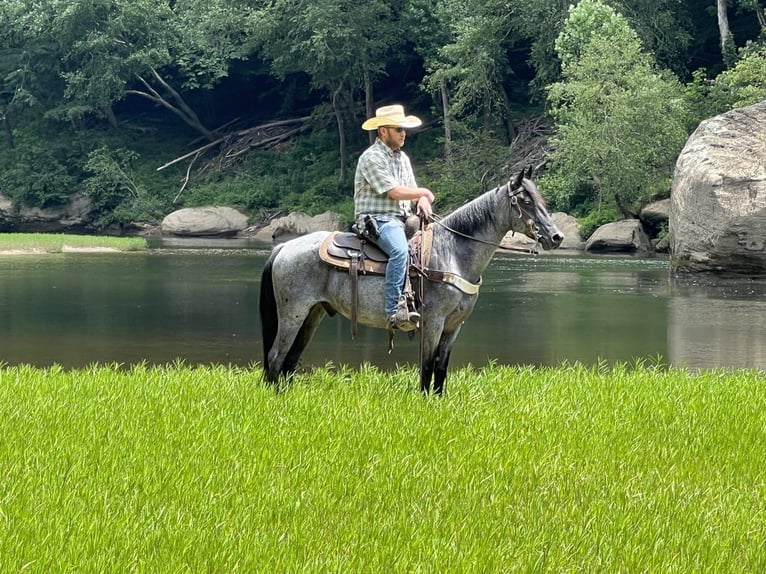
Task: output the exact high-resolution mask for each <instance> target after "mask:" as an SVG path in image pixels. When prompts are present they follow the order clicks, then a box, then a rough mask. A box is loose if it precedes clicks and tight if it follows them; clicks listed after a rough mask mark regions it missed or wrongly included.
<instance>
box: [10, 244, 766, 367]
mask: <svg viewBox="0 0 766 574" xmlns="http://www.w3.org/2000/svg"><path fill="white" fill-rule="evenodd" d="M267 255H268V248H266V247H264V246H260V247H259V246H258V245H257V244H253V243H250V242H247V241H235V240H221V241H218V242H211V241H210V240H206V241H189V240H185V241H180V240H175V241H171V240H165V241H164V242H162V244H160V245H158V247H157V248H153V249H151V250H150V251H149V252H147V253H134V254H61V255H45V256H36V255H24V256H2V255H0V362H4V363H6V364H20V363H29V364H33V365H37V366H49V365H52V364H59V365H62V366H64V367H83V366H87V365H90V364H94V363H104V362H110V363H111V362H115V363H121V364H125V365H129V364H134V363H141V362H145V363H147V364H163V363H169V362H173V361H183V362H185V363H187V364H212V363H216V364H220V363H222V364H237V365H250V364H252V363H255V362H256V361H260V360H261V339H260V328H259V324H258V311H257V302H258V291H259V282H260V271H261V268H262V266H263V262H264V261H265V258H266V256H267ZM765 311H766V281H762V280H761V281H759V280H753V279H742V278H740V279H727V280H721V279H719V280H711V279H704V278H700V277H694V278H690V279H685V280H674V279H671V278H670V277H669V273H668V262H667V260H665V259H634V258H618V257H604V256H599V257H588V256H584V255H549V254H546V255H541V256H538V257H527V256H520V255H504V254H498V255H496V256H495V258H494V259H493V261H492V263H491V264H490V267H489V268H488V269H487V272H486V273H485V276H484V284H483V286H482V291H481V294H480V297H479V302H478V304H477V306H476V309H475V311H474V313H473V315H472V316H471V317H470V318H469V319H468V321H467V322H466V324H465V325H464V327H463V330H462V332H461V334H460V336H459V337H458V340H457V343H456V344H455V347H454V350H453V353H452V361H451V365H452V366H453V367H454V366H461V365H467V364H472V365H476V366H481V365H485V364H487V363H488V362H490V361H495V362H498V363H502V364H535V365H557V364H560V363H561V362H563V361H569V362H574V361H580V362H584V363H587V364H593V363H596V362H599V361H606V362H607V363H614V362H633V361H635V360H648V361H655V360H658V358H661V359H662V361H664V362H666V363H670V364H674V365H678V366H686V367H689V368H712V367H758V368H766V329H764V327H763V320H762V317H763V316H764V312H765ZM350 331H351V326H350V323H349V322H348V321H347V320H345V319H341V318H332V319H327V320H325V322H324V323H323V325H322V327H321V328H320V330H319V332H318V333H317V336H316V337H315V339H314V340H313V341H312V343H311V345H310V346H309V348H308V350H307V352H306V354H305V355H304V360H303V365H306V366H312V365H313V366H321V365H324V364H327V363H330V362H331V363H333V364H349V365H353V366H357V365H360V364H362V363H365V362H369V363H372V364H375V365H377V366H379V367H381V368H383V369H394V368H396V367H397V366H398V365H402V364H411V363H417V362H418V355H419V346H418V339H417V338H415V339H413V340H409V339H408V338H407V336H406V335H401V334H400V335H397V337H396V339H395V349H394V352H393V353H392V354H390V355H389V354H388V352H387V349H386V346H387V335H386V333H385V331H382V330H376V329H367V328H364V327H360V332H359V334H358V336H357V339H356V340H354V341H352V340H351V335H350Z"/></svg>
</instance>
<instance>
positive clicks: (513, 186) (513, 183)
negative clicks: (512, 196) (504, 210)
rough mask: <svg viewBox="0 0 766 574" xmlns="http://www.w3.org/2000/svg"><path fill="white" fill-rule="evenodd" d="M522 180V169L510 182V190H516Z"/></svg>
mask: <svg viewBox="0 0 766 574" xmlns="http://www.w3.org/2000/svg"><path fill="white" fill-rule="evenodd" d="M522 179H524V168H522V169H521V171H520V172H519V173H518V174H517V175H516V177H514V178H513V179H512V180H511V189H512V190H513V189H518V188H519V186H520V185H521V180H522Z"/></svg>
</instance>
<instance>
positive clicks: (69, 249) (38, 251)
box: [0, 245, 130, 255]
mask: <svg viewBox="0 0 766 574" xmlns="http://www.w3.org/2000/svg"><path fill="white" fill-rule="evenodd" d="M57 253H130V251H127V250H124V249H117V248H116V247H74V246H71V245H64V246H62V247H61V249H60V250H57V251H50V250H47V249H42V248H41V247H28V248H21V249H0V255H55V254H57Z"/></svg>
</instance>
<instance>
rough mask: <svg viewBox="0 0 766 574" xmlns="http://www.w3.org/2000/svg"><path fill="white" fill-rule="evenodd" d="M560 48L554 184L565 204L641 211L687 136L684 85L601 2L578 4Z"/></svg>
mask: <svg viewBox="0 0 766 574" xmlns="http://www.w3.org/2000/svg"><path fill="white" fill-rule="evenodd" d="M556 51H557V53H558V55H559V58H560V60H561V66H562V80H561V81H560V82H557V83H554V84H552V85H550V86H549V98H548V99H549V103H550V111H551V114H552V115H553V117H554V119H555V120H556V133H555V136H554V137H553V138H552V141H551V145H552V154H551V158H550V159H551V172H550V173H549V174H547V177H546V181H547V184H548V189H549V190H552V191H555V192H556V194H557V205H558V206H559V207H561V208H569V209H571V208H574V207H577V206H576V205H575V204H576V203H578V204H579V207H580V208H581V209H580V211H587V210H593V209H596V210H598V209H610V208H617V209H618V210H619V211H620V212H621V213H622V214H623V216H626V217H628V216H631V215H634V214H635V213H636V212H637V210H638V208H639V207H640V206H641V205H642V204H643V203H645V202H646V201H648V200H649V199H650V197H651V195H652V194H653V193H654V192H656V191H658V190H659V189H662V188H664V186H665V185H667V183H668V180H669V177H670V175H671V169H672V165H673V162H674V159H675V157H676V156H677V154H678V152H679V150H680V149H681V146H682V145H683V143H684V142H685V140H686V137H687V131H686V129H685V123H684V120H685V118H686V115H685V114H686V112H685V108H684V105H683V100H682V97H681V87H680V85H679V83H678V82H677V80H675V78H673V77H671V76H670V75H669V74H668V73H663V72H659V71H657V70H655V69H654V67H653V65H652V61H651V57H650V56H649V55H648V54H647V53H645V52H643V51H642V46H641V42H640V41H639V39H638V37H637V35H636V34H635V32H634V31H633V30H632V29H631V28H630V26H629V25H628V23H627V21H626V19H625V18H624V17H622V16H621V15H619V14H618V13H617V12H615V11H614V10H613V9H612V8H609V7H608V6H606V5H605V4H603V3H602V2H600V1H599V0H581V2H580V3H579V4H578V5H577V6H576V7H573V8H571V9H570V12H569V18H568V19H567V21H566V24H565V27H564V30H563V31H562V33H561V34H560V35H559V37H558V39H557V41H556ZM583 208H584V209H583Z"/></svg>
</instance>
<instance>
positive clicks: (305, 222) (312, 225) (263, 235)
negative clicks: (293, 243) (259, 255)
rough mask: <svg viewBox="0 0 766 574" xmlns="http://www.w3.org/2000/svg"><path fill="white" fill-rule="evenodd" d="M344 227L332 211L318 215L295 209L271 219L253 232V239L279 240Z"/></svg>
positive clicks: (339, 218)
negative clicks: (295, 210) (267, 223)
mask: <svg viewBox="0 0 766 574" xmlns="http://www.w3.org/2000/svg"><path fill="white" fill-rule="evenodd" d="M342 229H344V225H343V224H342V222H341V216H340V215H339V214H337V213H334V212H332V211H325V212H324V213H320V214H319V215H315V216H314V217H311V216H310V215H308V214H306V213H303V212H300V211H297V212H295V213H290V214H288V215H286V216H284V217H280V218H278V219H275V220H274V221H272V222H271V223H270V224H269V225H267V226H266V227H264V228H262V229H260V230H259V231H258V232H257V233H256V234H255V236H254V237H255V239H258V240H260V241H265V242H268V243H270V242H272V241H276V240H277V239H280V238H281V239H280V240H281V241H284V240H287V239H290V238H291V237H297V236H299V235H306V234H307V233H313V232H314V231H340V230H342Z"/></svg>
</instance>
